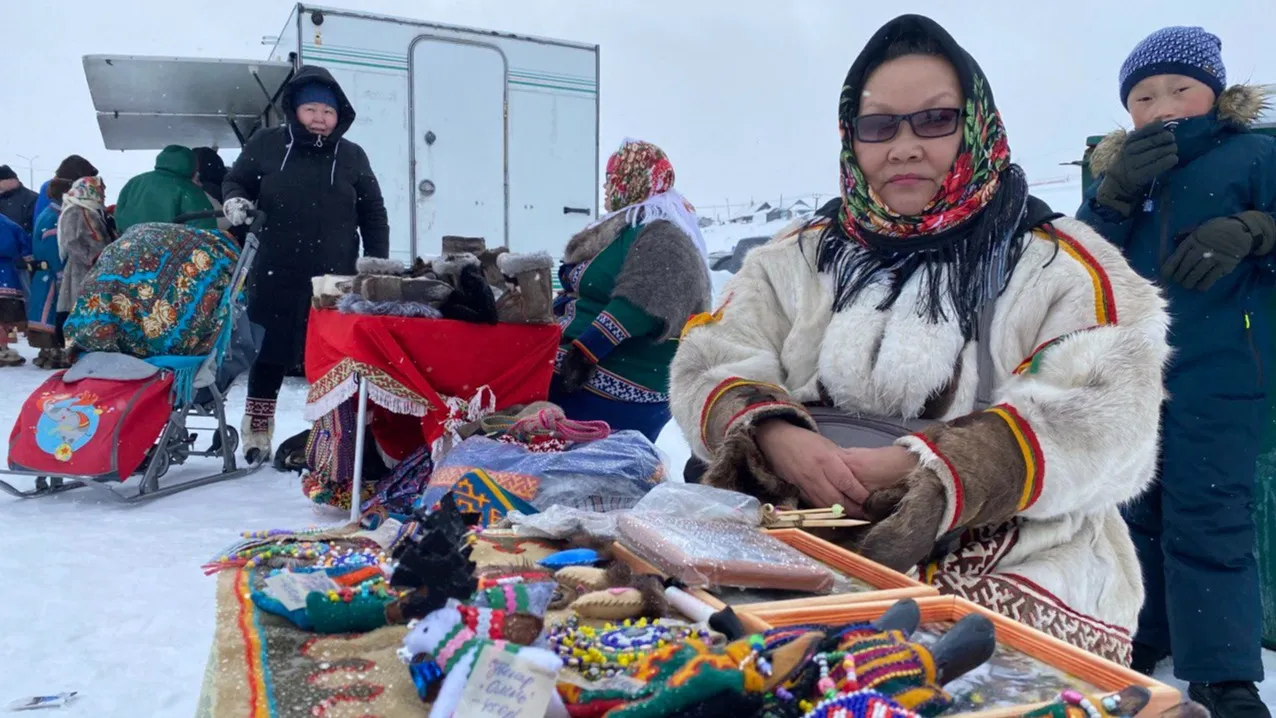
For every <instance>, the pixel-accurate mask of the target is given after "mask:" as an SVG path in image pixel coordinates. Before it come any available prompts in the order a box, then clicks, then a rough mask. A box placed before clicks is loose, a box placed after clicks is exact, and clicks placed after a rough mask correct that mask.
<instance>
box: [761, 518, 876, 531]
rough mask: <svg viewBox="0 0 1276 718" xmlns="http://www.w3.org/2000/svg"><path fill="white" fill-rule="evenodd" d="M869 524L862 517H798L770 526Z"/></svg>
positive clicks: (799, 526) (801, 526)
mask: <svg viewBox="0 0 1276 718" xmlns="http://www.w3.org/2000/svg"><path fill="white" fill-rule="evenodd" d="M868 524H869V522H868V521H863V520H861V519H807V520H801V519H798V520H795V521H780V522H778V523H776V524H773V525H771V526H770V527H769V528H786V529H787V528H798V529H800V528H804V527H816V528H831V527H837V526H841V527H849V526H866V525H868Z"/></svg>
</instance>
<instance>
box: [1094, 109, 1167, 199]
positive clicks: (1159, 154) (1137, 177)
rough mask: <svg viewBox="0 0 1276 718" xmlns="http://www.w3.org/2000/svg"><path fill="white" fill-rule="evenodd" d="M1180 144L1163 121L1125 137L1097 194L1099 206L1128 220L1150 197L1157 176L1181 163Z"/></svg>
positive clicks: (1148, 125) (1147, 125) (1150, 124)
mask: <svg viewBox="0 0 1276 718" xmlns="http://www.w3.org/2000/svg"><path fill="white" fill-rule="evenodd" d="M1178 161H1179V155H1178V142H1177V141H1176V140H1175V139H1174V133H1173V132H1171V131H1170V130H1169V129H1167V128H1166V127H1165V125H1164V124H1162V123H1160V122H1152V123H1149V124H1146V125H1144V126H1143V127H1140V128H1139V129H1137V130H1135V131H1133V132H1131V133H1130V134H1128V135H1126V138H1125V144H1124V145H1123V146H1122V147H1121V153H1120V154H1119V155H1117V158H1116V161H1114V162H1113V163H1112V166H1111V167H1109V168H1108V170H1107V172H1106V173H1104V175H1103V182H1102V183H1100V184H1099V189H1098V191H1097V192H1096V193H1095V196H1094V199H1095V201H1096V202H1098V203H1099V204H1101V205H1103V206H1105V207H1108V208H1110V209H1113V210H1115V211H1116V212H1118V213H1119V214H1120V215H1121V216H1122V217H1129V216H1130V210H1131V209H1132V208H1133V207H1134V205H1135V204H1137V203H1138V201H1139V200H1141V199H1142V198H1143V196H1144V195H1145V194H1147V190H1148V185H1150V184H1152V180H1154V179H1156V176H1157V175H1159V174H1162V173H1164V172H1169V171H1170V170H1172V169H1174V166H1175V165H1177V164H1178Z"/></svg>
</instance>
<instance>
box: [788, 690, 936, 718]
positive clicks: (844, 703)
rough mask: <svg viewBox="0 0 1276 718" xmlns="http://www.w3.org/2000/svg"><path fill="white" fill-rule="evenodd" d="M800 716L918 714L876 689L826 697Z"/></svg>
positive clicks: (894, 717) (896, 717) (895, 717)
mask: <svg viewBox="0 0 1276 718" xmlns="http://www.w3.org/2000/svg"><path fill="white" fill-rule="evenodd" d="M802 718H918V715H917V714H916V713H914V712H912V711H910V710H908V709H907V708H904V707H903V706H901V705H900V704H898V703H896V702H895V701H893V700H891V699H890V698H887V697H886V696H884V695H882V694H881V693H878V692H877V691H857V692H855V693H848V694H845V695H841V696H836V697H834V698H826V699H825V700H823V701H821V702H820V703H818V704H816V705H814V706H812V707H811V708H810V709H809V710H807V712H806V713H805V714H804V715H803V717H802Z"/></svg>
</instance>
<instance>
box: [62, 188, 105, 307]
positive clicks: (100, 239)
mask: <svg viewBox="0 0 1276 718" xmlns="http://www.w3.org/2000/svg"><path fill="white" fill-rule="evenodd" d="M105 198H106V185H105V184H104V183H103V182H102V178H100V177H81V178H80V179H78V180H76V181H75V184H73V185H71V189H70V190H68V191H67V193H66V194H65V195H64V196H63V197H62V214H61V215H59V217H58V250H59V252H60V253H61V256H62V261H63V262H65V265H64V267H63V269H62V282H61V285H60V286H59V287H58V312H59V313H62V314H69V313H70V312H71V310H72V309H74V308H75V300H76V299H77V298H78V297H79V296H80V290H81V289H82V288H83V287H84V280H85V278H86V277H88V275H89V270H90V269H92V268H93V263H94V262H96V261H97V256H98V255H99V254H101V253H102V250H103V249H106V245H108V244H110V243H111V239H112V237H111V230H110V228H109V227H108V226H107V222H106V206H105Z"/></svg>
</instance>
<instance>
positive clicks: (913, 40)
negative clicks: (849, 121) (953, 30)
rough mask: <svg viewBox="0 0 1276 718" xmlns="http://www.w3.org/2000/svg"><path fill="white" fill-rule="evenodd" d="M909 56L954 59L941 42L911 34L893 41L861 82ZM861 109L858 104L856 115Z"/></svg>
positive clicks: (921, 35)
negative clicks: (949, 55)
mask: <svg viewBox="0 0 1276 718" xmlns="http://www.w3.org/2000/svg"><path fill="white" fill-rule="evenodd" d="M909 55H927V56H930V57H942V58H944V59H945V60H948V61H949V62H952V59H951V58H949V57H948V55H947V54H946V53H945V52H944V48H943V47H942V46H940V44H939V42H938V41H937V40H935V38H933V37H931V36H930V35H923V34H921V33H913V32H910V33H908V34H906V35H900V36H899V37H897V38H895V39H894V40H891V43H890V44H889V45H887V46H886V49H885V50H883V51H882V54H881V56H880V57H877V58H875V59H873V60H872V61H871V62H869V63H868V66H867V67H866V68H865V69H864V74H863V75H862V76H861V77H860V82H863V81H865V80H867V79H868V76H869V75H872V74H873V72H875V71H876V70H877V68H879V67H881V66H882V65H885V64H886V63H888V62H890V61H891V60H898V59H899V58H901V57H907V56H909ZM859 109H860V108H859V103H856V106H855V112H856V114H859Z"/></svg>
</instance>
